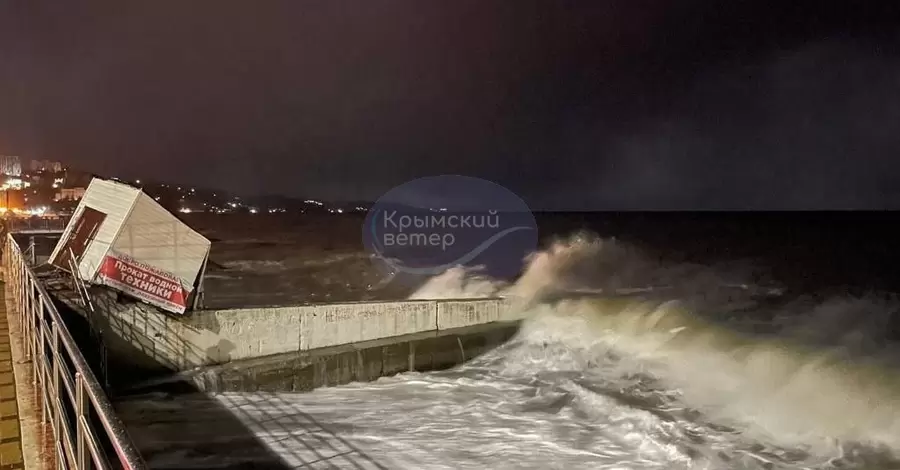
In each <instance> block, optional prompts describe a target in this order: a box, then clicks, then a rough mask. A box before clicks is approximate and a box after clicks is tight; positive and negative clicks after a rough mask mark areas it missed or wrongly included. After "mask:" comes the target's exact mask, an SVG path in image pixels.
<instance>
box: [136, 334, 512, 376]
mask: <svg viewBox="0 0 900 470" xmlns="http://www.w3.org/2000/svg"><path fill="white" fill-rule="evenodd" d="M518 328H519V324H518V323H517V322H494V323H489V324H483V325H476V326H472V327H464V328H455V329H450V330H443V331H429V332H420V333H413V334H409V335H403V336H397V337H391V338H382V339H377V340H371V341H364V342H360V343H353V344H344V345H340V346H331V347H325V348H318V349H311V350H306V351H297V352H292V353H284V354H275V355H272V356H267V357H259V358H254V359H245V360H238V361H233V362H229V363H227V364H221V365H216V366H207V367H201V368H197V369H194V370H190V371H185V372H181V373H178V374H175V375H172V376H168V377H165V378H162V379H157V380H151V381H147V382H143V383H141V384H137V385H134V386H132V387H130V388H129V389H128V390H127V391H125V393H127V394H134V393H142V392H143V391H146V390H153V389H157V388H159V387H163V388H165V386H166V384H174V383H180V382H188V383H191V384H193V385H194V386H195V387H196V388H197V389H199V390H202V391H205V392H211V393H217V392H225V391H231V392H239V391H245V392H250V391H260V390H262V391H288V392H302V391H308V390H312V389H314V388H318V387H323V386H334V385H341V384H345V383H348V382H354V381H358V382H362V381H371V380H376V379H378V378H380V377H385V376H390V375H394V374H397V373H401V372H407V371H411V370H416V371H428V370H439V369H445V368H449V367H453V366H455V365H458V364H461V363H463V362H466V361H468V360H471V359H472V358H474V357H476V356H478V355H480V354H483V353H485V352H487V351H489V350H490V349H493V348H495V347H497V346H499V345H501V344H503V343H504V342H506V341H507V340H509V339H510V338H511V337H512V336H513V335H514V334H515V333H516V332H517V331H518Z"/></svg>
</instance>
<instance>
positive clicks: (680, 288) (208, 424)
mask: <svg viewBox="0 0 900 470" xmlns="http://www.w3.org/2000/svg"><path fill="white" fill-rule="evenodd" d="M894 218H896V217H895V216H894V215H893V214H891V213H807V214H798V213H775V214H749V213H748V214H717V213H708V214H674V213H673V214H643V213H631V214H546V215H543V216H540V217H539V218H538V220H539V224H540V228H541V238H542V245H541V248H540V249H539V250H538V251H537V252H535V253H533V254H532V255H530V256H529V257H528V259H527V260H526V262H525V267H524V269H523V271H522V274H521V275H520V276H519V277H518V278H516V279H492V278H490V277H488V276H485V275H484V274H483V273H482V272H481V271H479V270H478V269H477V268H464V267H460V268H457V269H452V270H450V271H448V272H446V273H444V274H442V275H439V276H436V277H434V278H431V279H428V280H427V281H425V282H424V283H422V284H421V285H418V286H416V287H415V288H414V289H411V291H410V292H403V291H402V290H397V291H394V292H395V294H397V295H400V294H402V295H404V296H407V297H411V298H460V297H487V296H498V295H499V296H506V297H509V298H511V299H514V305H515V306H516V307H515V309H513V310H514V311H513V312H512V313H511V316H512V317H515V318H518V319H521V320H522V326H521V329H520V331H519V333H518V334H517V335H516V336H515V337H514V338H513V339H512V340H510V341H509V342H507V343H506V344H504V345H502V346H500V347H499V348H497V349H495V350H493V351H491V352H489V353H487V354H484V355H482V356H480V357H476V358H473V359H471V360H469V361H468V362H467V363H465V364H462V365H459V366H457V367H455V368H452V369H449V370H443V371H435V372H421V373H419V372H417V373H404V374H400V375H397V376H393V377H385V378H381V379H379V380H377V381H374V382H369V383H351V384H348V385H343V386H337V387H329V388H321V389H317V390H315V391H313V392H310V393H296V394H293V393H223V394H219V395H215V396H210V397H206V398H203V399H201V398H198V396H197V394H179V393H173V392H171V391H151V392H144V393H141V394H138V395H131V396H120V397H119V399H118V403H117V407H118V409H119V410H120V412H121V415H122V417H123V420H125V421H126V424H128V426H129V430H130V432H131V434H132V437H133V438H134V440H135V441H136V443H137V444H138V446H139V447H140V448H141V450H142V451H143V452H144V455H145V456H146V457H147V459H148V463H149V464H150V465H151V467H153V468H171V469H174V468H197V469H201V468H202V469H213V468H356V469H361V468H375V469H377V468H382V469H395V468H396V469H403V468H407V469H485V468H491V469H493V468H496V469H502V468H508V469H524V468H534V469H548V468H559V469H581V468H583V469H830V468H833V469H850V468H853V469H889V468H900V455H897V452H898V451H900V375H898V371H900V342H898V340H900V337H898V334H900V314H898V309H900V299H898V297H897V295H896V293H895V292H896V289H897V288H898V287H900V286H898V283H897V281H898V277H900V276H898V272H897V261H898V257H897V255H896V252H897V250H896V246H895V244H896V241H897V240H898V238H897V235H898V230H897V229H895V228H893V224H892V223H891V222H893V221H894V220H893V219H894ZM342 223H343V222H342ZM349 225H353V224H349ZM357 227H358V226H357ZM223 233H224V232H221V231H220V232H219V236H220V237H222V239H223V240H224V239H225V238H227V237H225V236H224V235H222V234H223ZM304 233H306V232H304ZM354 236H356V237H358V232H357V233H350V232H348V233H347V235H346V237H348V238H347V240H351V239H352V237H354ZM280 239H281V240H290V237H289V236H287V235H282V236H281V237H280ZM293 242H296V240H294V241H292V242H291V243H293ZM273 243H274V242H273ZM285 243H288V242H287V241H286V242H285ZM298 243H299V242H298ZM310 243H312V242H310ZM354 243H355V242H352V241H348V242H347V244H346V247H343V248H335V250H334V251H333V252H329V253H327V254H322V255H321V259H322V260H325V259H329V260H333V262H334V263H335V264H336V265H340V263H343V262H346V260H348V259H351V258H352V256H353V255H352V254H353V253H354V250H357V251H356V253H357V254H358V253H359V252H360V249H359V247H356V248H354ZM272 246H275V245H272ZM307 246H309V244H308V245H307ZM342 250H345V251H346V252H344V251H342ZM214 253H215V248H214ZM339 255H340V256H339ZM344 255H346V256H344ZM230 256H233V257H235V256H237V255H235V254H233V253H232V254H231V255H230ZM360 256H361V255H360ZM233 259H237V258H233ZM352 259H356V258H352ZM246 261H247V262H248V263H249V262H250V259H246ZM272 261H277V260H272ZM303 261H304V262H307V263H308V262H309V259H308V258H307V259H304V260H303ZM231 262H232V263H233V262H234V261H231ZM354 262H355V261H354ZM322 263H324V264H328V263H327V262H325V261H322ZM224 264H225V263H223V265H224ZM320 265H322V264H321V263H320ZM320 265H317V266H320ZM264 266H265V267H266V268H270V269H271V268H273V266H269V265H264ZM282 266H283V264H282ZM276 267H277V266H276ZM320 267H321V266H320ZM283 269H284V270H285V271H289V267H283ZM322 269H324V268H322ZM226 271H227V270H226ZM275 271H276V272H275V273H274V275H275V276H278V271H277V269H276V270H275ZM223 272H224V271H223ZM226 274H227V273H226ZM222 275H223V276H225V274H222ZM285 275H287V274H285ZM372 276H373V278H374V275H372ZM350 277H352V278H354V279H360V280H359V282H361V283H363V284H364V285H363V284H360V285H359V286H356V285H353V286H350V285H348V286H346V287H347V289H349V290H353V291H354V292H361V293H363V294H360V297H365V296H366V295H367V294H364V293H365V292H367V290H372V289H373V287H372V286H373V285H377V283H372V282H370V279H369V278H368V277H367V275H361V274H360V273H359V272H353V273H349V274H348V278H350ZM328 278H329V279H337V278H340V271H336V272H335V273H332V274H329V277H328ZM363 278H365V279H363ZM282 282H283V284H282V285H283V286H286V288H291V287H290V285H291V282H289V281H288V280H286V279H282ZM296 282H297V283H298V284H297V285H296V287H295V288H296V289H297V290H298V291H304V289H306V290H308V289H309V287H308V286H307V287H304V286H301V285H300V284H299V283H300V282H301V280H297V281H296ZM335 289H337V288H335ZM334 292H335V294H334V297H340V296H341V295H345V296H346V295H349V294H340V292H339V290H335V291H334ZM371 296H374V297H377V295H376V294H371ZM212 407H215V408H216V409H217V410H218V411H217V413H219V414H218V415H217V416H222V415H223V414H222V413H224V415H227V416H229V417H231V420H232V422H230V423H229V424H226V423H224V421H223V420H222V419H221V418H215V419H213V418H211V417H210V416H212V415H211V414H204V413H202V412H201V411H202V410H203V409H211V408H212ZM253 446H255V447H253ZM251 447H253V449H252V450H251Z"/></svg>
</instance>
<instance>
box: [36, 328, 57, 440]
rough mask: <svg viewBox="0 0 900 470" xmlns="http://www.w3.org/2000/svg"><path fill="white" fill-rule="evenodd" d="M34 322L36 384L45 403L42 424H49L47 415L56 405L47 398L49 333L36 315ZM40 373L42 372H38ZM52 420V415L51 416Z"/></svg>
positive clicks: (42, 411) (42, 408)
mask: <svg viewBox="0 0 900 470" xmlns="http://www.w3.org/2000/svg"><path fill="white" fill-rule="evenodd" d="M31 318H32V320H33V321H34V324H33V325H34V328H35V330H34V331H35V335H34V337H35V341H37V342H38V344H37V345H36V346H37V347H36V348H35V353H34V361H32V362H33V363H34V369H35V374H37V381H36V382H35V383H37V384H38V386H39V387H40V390H41V399H42V401H43V405H44V406H42V407H41V424H46V423H47V414H48V413H49V412H50V411H52V410H51V408H52V407H53V406H54V404H53V403H52V402H51V401H50V400H49V398H50V397H48V396H47V375H48V374H47V359H46V358H47V351H46V348H45V345H46V344H47V333H46V332H45V331H44V326H43V324H42V323H41V321H40V320H39V317H37V316H36V315H32V317H31ZM38 371H40V372H38ZM51 418H52V415H51Z"/></svg>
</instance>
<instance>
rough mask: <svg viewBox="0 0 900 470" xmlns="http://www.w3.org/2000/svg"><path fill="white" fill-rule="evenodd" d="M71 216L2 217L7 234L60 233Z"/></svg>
mask: <svg viewBox="0 0 900 470" xmlns="http://www.w3.org/2000/svg"><path fill="white" fill-rule="evenodd" d="M70 218H71V216H59V217H38V216H34V217H20V216H13V217H4V218H3V219H2V220H3V225H4V227H5V229H6V231H7V232H9V233H46V232H59V233H62V232H63V231H64V230H65V229H66V225H67V224H68V223H69V219H70Z"/></svg>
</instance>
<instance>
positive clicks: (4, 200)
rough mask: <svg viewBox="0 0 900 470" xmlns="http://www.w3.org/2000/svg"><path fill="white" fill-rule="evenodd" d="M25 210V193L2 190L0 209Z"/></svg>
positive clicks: (0, 193) (15, 190)
mask: <svg viewBox="0 0 900 470" xmlns="http://www.w3.org/2000/svg"><path fill="white" fill-rule="evenodd" d="M24 208H25V193H24V192H23V191H21V190H17V189H4V190H2V191H0V209H2V210H3V211H4V212H5V211H7V210H22V209H24Z"/></svg>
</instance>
